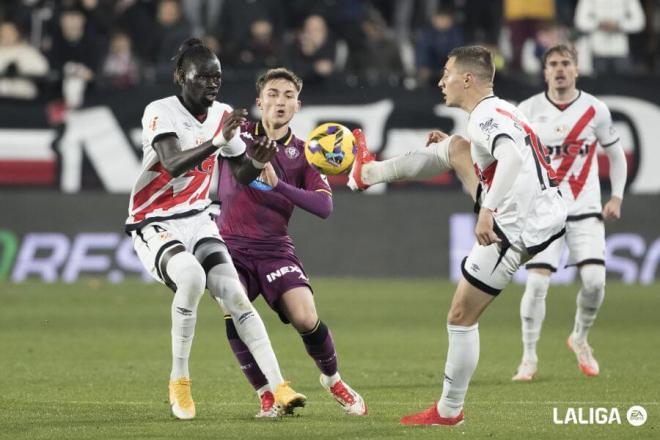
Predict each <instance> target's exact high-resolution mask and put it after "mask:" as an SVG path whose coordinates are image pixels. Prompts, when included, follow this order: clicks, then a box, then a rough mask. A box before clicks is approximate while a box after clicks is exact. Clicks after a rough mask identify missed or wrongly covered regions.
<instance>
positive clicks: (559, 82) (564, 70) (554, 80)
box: [543, 52, 578, 91]
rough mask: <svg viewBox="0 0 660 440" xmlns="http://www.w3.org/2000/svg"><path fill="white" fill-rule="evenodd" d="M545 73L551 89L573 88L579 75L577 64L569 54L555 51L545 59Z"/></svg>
mask: <svg viewBox="0 0 660 440" xmlns="http://www.w3.org/2000/svg"><path fill="white" fill-rule="evenodd" d="M543 75H544V76H545V82H546V83H548V88H550V89H553V90H562V91H564V90H569V89H573V88H575V83H576V81H577V76H578V71H577V65H576V64H575V61H574V60H573V58H571V57H570V56H568V54H563V53H560V52H553V53H552V54H550V55H549V56H548V58H547V59H546V61H545V68H544V69H543Z"/></svg>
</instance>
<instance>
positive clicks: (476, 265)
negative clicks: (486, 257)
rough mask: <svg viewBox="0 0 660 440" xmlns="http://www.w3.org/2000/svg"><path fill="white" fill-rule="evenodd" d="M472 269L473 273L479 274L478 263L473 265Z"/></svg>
mask: <svg viewBox="0 0 660 440" xmlns="http://www.w3.org/2000/svg"><path fill="white" fill-rule="evenodd" d="M470 269H472V271H473V272H479V265H478V264H477V263H472V264H471V265H470Z"/></svg>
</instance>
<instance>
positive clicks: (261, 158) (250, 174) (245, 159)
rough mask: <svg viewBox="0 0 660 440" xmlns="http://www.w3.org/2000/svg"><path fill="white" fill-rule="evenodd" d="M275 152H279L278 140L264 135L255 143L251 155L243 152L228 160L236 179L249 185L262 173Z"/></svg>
mask: <svg viewBox="0 0 660 440" xmlns="http://www.w3.org/2000/svg"><path fill="white" fill-rule="evenodd" d="M275 153H277V145H276V142H275V141H271V140H269V139H268V138H267V137H265V136H263V137H261V138H260V139H259V140H257V142H256V143H255V144H254V148H253V150H252V155H251V157H250V156H248V155H247V154H241V155H240V156H237V157H232V158H229V159H228V161H229V165H230V167H231V170H232V173H233V174H234V177H235V178H236V180H237V181H238V182H240V183H242V184H243V185H247V184H249V183H250V182H252V181H253V180H254V179H256V178H257V177H258V176H259V174H261V172H262V171H263V169H264V167H265V166H266V164H267V163H268V162H270V160H271V159H272V158H273V156H275Z"/></svg>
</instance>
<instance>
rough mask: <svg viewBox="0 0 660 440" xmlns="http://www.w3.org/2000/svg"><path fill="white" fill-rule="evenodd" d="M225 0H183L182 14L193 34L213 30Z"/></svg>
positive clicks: (198, 34) (201, 33)
mask: <svg viewBox="0 0 660 440" xmlns="http://www.w3.org/2000/svg"><path fill="white" fill-rule="evenodd" d="M225 1H226V0H185V1H184V2H183V4H182V6H183V14H184V15H185V17H186V20H188V23H190V25H191V26H192V31H193V34H194V35H196V36H200V35H204V34H206V33H208V32H209V31H212V30H214V29H213V28H214V27H215V26H217V24H218V21H219V20H220V12H221V11H222V7H223V5H224V3H225Z"/></svg>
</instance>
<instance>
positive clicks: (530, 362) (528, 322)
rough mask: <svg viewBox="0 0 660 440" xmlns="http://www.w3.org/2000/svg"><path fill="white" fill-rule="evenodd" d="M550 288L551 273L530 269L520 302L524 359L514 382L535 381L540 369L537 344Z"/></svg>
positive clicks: (545, 270)
mask: <svg viewBox="0 0 660 440" xmlns="http://www.w3.org/2000/svg"><path fill="white" fill-rule="evenodd" d="M549 286H550V271H549V270H547V269H540V270H539V269H528V271H527V284H526V285H525V293H523V297H522V300H521V301H520V321H521V325H522V342H523V357H522V361H521V362H520V365H519V366H518V370H517V371H516V374H515V375H514V376H513V378H512V380H514V381H520V382H528V381H530V380H532V379H534V376H535V375H536V371H537V368H538V356H537V354H536V344H537V343H538V340H539V338H540V336H541V326H542V325H543V319H544V318H545V297H546V295H547V294H548V287H549Z"/></svg>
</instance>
